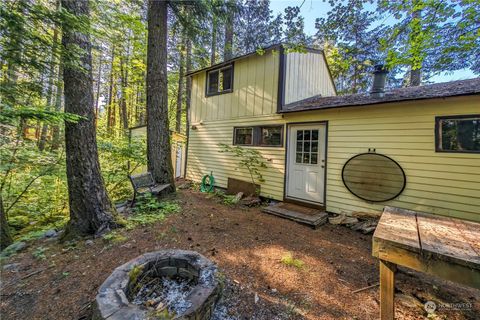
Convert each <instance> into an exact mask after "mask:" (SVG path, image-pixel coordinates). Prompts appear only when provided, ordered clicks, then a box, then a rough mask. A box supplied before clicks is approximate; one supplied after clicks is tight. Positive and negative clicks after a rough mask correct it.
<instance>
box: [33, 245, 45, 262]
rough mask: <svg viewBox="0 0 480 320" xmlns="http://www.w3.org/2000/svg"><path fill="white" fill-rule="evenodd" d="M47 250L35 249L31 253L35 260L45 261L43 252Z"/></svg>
mask: <svg viewBox="0 0 480 320" xmlns="http://www.w3.org/2000/svg"><path fill="white" fill-rule="evenodd" d="M47 250H48V249H47V248H44V247H37V248H36V249H35V250H34V251H33V252H32V255H33V257H34V258H35V259H37V260H45V259H47V256H46V255H45V252H46V251H47Z"/></svg>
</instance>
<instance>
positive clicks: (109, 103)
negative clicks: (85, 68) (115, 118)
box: [107, 45, 115, 134]
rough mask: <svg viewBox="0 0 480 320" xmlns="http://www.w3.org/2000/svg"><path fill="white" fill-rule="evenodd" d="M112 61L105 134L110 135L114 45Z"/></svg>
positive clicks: (113, 46) (113, 47)
mask: <svg viewBox="0 0 480 320" xmlns="http://www.w3.org/2000/svg"><path fill="white" fill-rule="evenodd" d="M111 57H112V59H111V61H110V84H109V86H108V99H107V132H108V133H109V134H111V133H112V97H113V62H114V60H115V45H112V55H111Z"/></svg>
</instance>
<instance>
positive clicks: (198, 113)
mask: <svg viewBox="0 0 480 320" xmlns="http://www.w3.org/2000/svg"><path fill="white" fill-rule="evenodd" d="M278 68H279V53H278V52H277V51H272V50H271V51H267V52H266V53H265V54H263V55H255V56H252V57H248V58H245V59H239V60H236V61H235V63H234V71H233V72H234V76H233V92H231V93H225V94H220V95H215V96H211V97H205V80H206V73H205V72H201V73H198V74H195V75H193V76H192V99H191V110H190V116H191V122H192V124H199V123H200V122H205V121H215V120H227V119H238V118H245V117H252V116H261V115H270V114H274V113H275V112H276V110H277V91H278Z"/></svg>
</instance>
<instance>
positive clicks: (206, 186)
mask: <svg viewBox="0 0 480 320" xmlns="http://www.w3.org/2000/svg"><path fill="white" fill-rule="evenodd" d="M207 179H208V183H207ZM214 188H215V178H214V177H213V172H210V174H206V175H204V176H203V178H202V184H201V185H200V191H202V192H213V189H214Z"/></svg>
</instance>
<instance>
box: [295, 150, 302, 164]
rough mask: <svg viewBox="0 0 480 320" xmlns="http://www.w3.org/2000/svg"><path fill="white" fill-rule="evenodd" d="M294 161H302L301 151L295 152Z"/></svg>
mask: <svg viewBox="0 0 480 320" xmlns="http://www.w3.org/2000/svg"><path fill="white" fill-rule="evenodd" d="M295 162H296V163H302V153H301V152H297V156H296V158H295Z"/></svg>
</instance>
